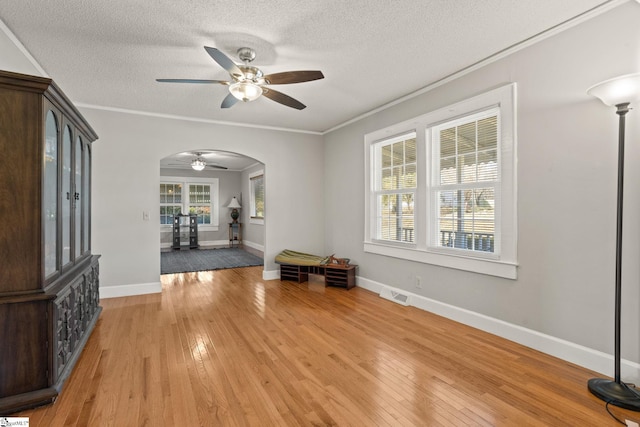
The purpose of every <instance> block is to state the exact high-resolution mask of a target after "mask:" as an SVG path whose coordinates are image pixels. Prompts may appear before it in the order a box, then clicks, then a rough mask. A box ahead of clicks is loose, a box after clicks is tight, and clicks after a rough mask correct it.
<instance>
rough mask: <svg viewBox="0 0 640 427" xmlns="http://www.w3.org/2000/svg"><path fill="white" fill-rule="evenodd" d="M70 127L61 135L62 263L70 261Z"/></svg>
mask: <svg viewBox="0 0 640 427" xmlns="http://www.w3.org/2000/svg"><path fill="white" fill-rule="evenodd" d="M71 172H72V169H71V128H70V127H69V126H65V127H64V134H63V136H62V265H63V266H65V265H67V264H68V263H69V262H70V261H71V202H72V200H73V197H72V196H73V195H72V194H71Z"/></svg>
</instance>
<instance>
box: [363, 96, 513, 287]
mask: <svg viewBox="0 0 640 427" xmlns="http://www.w3.org/2000/svg"><path fill="white" fill-rule="evenodd" d="M365 154H366V158H365V171H366V176H367V181H366V185H367V189H366V193H365V194H366V196H365V203H366V207H365V212H366V216H365V243H364V250H365V251H366V252H371V253H377V254H381V255H386V256H393V257H398V258H404V259H409V260H412V261H418V262H424V263H429V264H435V265H441V266H445V267H451V268H457V269H462V270H467V271H474V272H479V273H484V274H491V275H496V276H500V277H506V278H515V277H516V243H517V242H516V230H517V227H516V197H515V195H516V191H515V189H516V187H515V182H516V170H515V166H516V162H515V159H516V143H515V84H510V85H507V86H503V87H501V88H498V89H494V90H492V91H489V92H487V93H484V94H482V95H479V96H476V97H474V98H471V99H468V100H466V101H462V102H459V103H457V104H454V105H452V106H449V107H446V108H443V109H440V110H436V111H433V112H430V113H427V114H425V115H423V116H420V117H417V118H415V119H412V120H408V121H406V122H403V123H399V124H396V125H393V126H390V127H388V128H385V129H381V130H379V131H376V132H372V133H370V134H367V135H365Z"/></svg>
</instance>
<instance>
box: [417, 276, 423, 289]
mask: <svg viewBox="0 0 640 427" xmlns="http://www.w3.org/2000/svg"><path fill="white" fill-rule="evenodd" d="M416 289H422V278H421V277H420V276H416Z"/></svg>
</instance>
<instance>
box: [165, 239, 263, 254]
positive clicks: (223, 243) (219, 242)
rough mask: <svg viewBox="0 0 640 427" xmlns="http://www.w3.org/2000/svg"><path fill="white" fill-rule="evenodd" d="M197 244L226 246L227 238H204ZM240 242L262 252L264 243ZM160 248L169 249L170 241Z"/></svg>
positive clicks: (201, 245) (227, 243)
mask: <svg viewBox="0 0 640 427" xmlns="http://www.w3.org/2000/svg"><path fill="white" fill-rule="evenodd" d="M198 244H199V246H200V247H201V248H206V247H209V246H216V247H220V246H228V245H229V241H228V240H204V241H202V240H201V241H200V242H198ZM242 244H243V245H245V246H249V247H250V248H253V249H257V250H259V251H261V252H264V245H259V244H257V243H253V242H250V241H248V240H243V241H242ZM234 245H235V244H234ZM160 249H171V243H170V242H168V243H160Z"/></svg>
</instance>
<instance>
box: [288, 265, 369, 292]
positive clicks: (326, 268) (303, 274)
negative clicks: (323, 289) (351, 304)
mask: <svg viewBox="0 0 640 427" xmlns="http://www.w3.org/2000/svg"><path fill="white" fill-rule="evenodd" d="M357 267H358V266H357V265H347V266H338V265H328V264H327V265H310V266H306V265H294V264H280V280H289V281H292V282H297V283H302V282H306V281H307V280H309V274H317V275H321V276H324V281H325V283H326V285H327V286H339V287H342V288H347V289H351V288H353V287H354V286H355V285H356V268H357Z"/></svg>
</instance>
